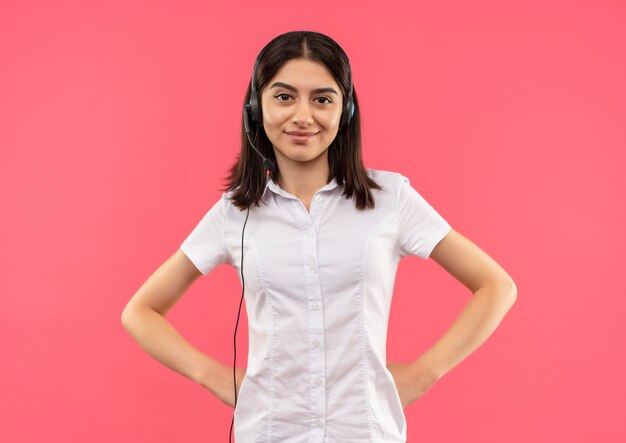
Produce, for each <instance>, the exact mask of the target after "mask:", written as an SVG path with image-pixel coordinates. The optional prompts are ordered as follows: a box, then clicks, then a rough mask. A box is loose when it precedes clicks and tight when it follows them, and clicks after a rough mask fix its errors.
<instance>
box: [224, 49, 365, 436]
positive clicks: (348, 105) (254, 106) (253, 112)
mask: <svg viewBox="0 0 626 443" xmlns="http://www.w3.org/2000/svg"><path fill="white" fill-rule="evenodd" d="M271 43H272V42H269V43H268V44H267V45H265V47H264V48H263V49H262V50H261V52H260V53H259V55H258V56H257V58H256V60H255V62H254V69H253V70H252V80H251V81H250V99H249V100H248V101H247V102H246V103H245V105H244V110H243V123H244V128H245V130H246V135H247V137H248V141H249V142H250V146H252V148H253V149H254V150H255V151H256V152H257V153H258V154H259V155H260V156H261V158H262V159H263V168H264V169H265V171H266V178H267V177H269V175H270V173H272V172H274V170H275V169H276V167H275V165H274V162H273V161H272V160H270V159H269V158H267V157H265V156H264V155H263V154H261V151H259V150H258V149H257V148H256V146H254V144H253V143H252V140H251V138H250V123H249V121H248V119H251V120H252V121H253V122H255V123H256V124H257V125H261V124H262V123H263V117H262V114H261V101H260V97H259V93H258V91H257V90H256V86H255V80H256V71H257V69H258V67H259V60H260V59H261V56H262V55H263V53H264V52H265V50H266V49H267V47H268V46H269V45H270V44H271ZM337 46H338V47H339V49H340V50H341V53H342V54H343V56H344V58H345V60H346V64H347V65H348V74H349V76H350V93H349V94H348V97H347V99H346V100H344V104H343V110H342V112H341V120H340V123H339V129H341V128H343V127H344V126H347V125H348V123H350V121H351V120H352V117H353V116H354V99H353V97H352V90H353V86H352V69H351V68H350V60H348V56H347V55H346V53H345V51H344V50H343V49H342V48H341V46H339V45H337ZM249 215H250V207H249V206H248V212H247V214H246V220H245V221H244V223H243V228H242V230H241V264H240V265H239V269H240V272H241V300H239V312H238V313H237V323H236V324H235V334H234V339H233V342H234V347H235V359H234V363H233V386H234V388H235V408H236V407H237V377H236V372H235V369H236V366H237V326H239V314H240V313H241V305H242V302H243V294H244V291H245V282H244V278H243V234H244V231H245V229H246V223H247V222H248V216H249ZM234 422H235V415H234V411H233V419H232V421H231V423H230V432H229V434H228V441H229V442H230V441H232V440H231V438H232V431H233V424H234Z"/></svg>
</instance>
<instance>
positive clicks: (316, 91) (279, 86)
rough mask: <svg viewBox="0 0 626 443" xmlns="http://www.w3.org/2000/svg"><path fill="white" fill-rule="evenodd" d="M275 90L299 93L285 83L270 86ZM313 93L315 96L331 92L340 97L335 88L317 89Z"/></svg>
mask: <svg viewBox="0 0 626 443" xmlns="http://www.w3.org/2000/svg"><path fill="white" fill-rule="evenodd" d="M273 88H285V89H289V90H290V91H293V92H298V90H297V89H296V88H295V87H293V86H291V85H290V84H287V83H283V82H276V83H274V84H273V85H272V86H270V89H273ZM311 92H313V93H314V94H318V93H320V92H329V93H331V94H335V95H339V94H338V93H337V91H335V90H334V89H333V88H317V89H313V90H312V91H311Z"/></svg>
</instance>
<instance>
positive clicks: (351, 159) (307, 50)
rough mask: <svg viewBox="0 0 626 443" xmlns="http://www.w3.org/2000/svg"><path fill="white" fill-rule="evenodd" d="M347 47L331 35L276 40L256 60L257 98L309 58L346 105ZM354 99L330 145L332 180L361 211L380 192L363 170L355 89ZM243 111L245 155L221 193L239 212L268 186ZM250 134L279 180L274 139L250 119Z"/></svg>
mask: <svg viewBox="0 0 626 443" xmlns="http://www.w3.org/2000/svg"><path fill="white" fill-rule="evenodd" d="M346 57H347V56H345V52H344V51H343V49H342V48H341V47H340V46H339V45H338V44H337V43H336V42H335V41H334V40H333V39H332V38H330V37H328V36H326V35H324V34H320V33H318V32H312V31H292V32H287V33H285V34H281V35H279V36H278V37H275V38H274V39H273V40H272V41H271V42H269V43H268V44H267V46H266V47H265V48H264V50H263V51H262V54H261V57H260V59H259V61H258V67H257V71H256V73H255V75H254V78H255V83H256V85H255V86H256V90H257V91H258V94H259V103H260V101H261V100H260V97H261V92H262V91H263V89H264V88H265V86H266V85H267V84H268V82H269V81H270V80H271V79H272V77H273V76H274V75H275V74H276V72H278V70H279V69H280V68H281V67H282V66H283V65H284V64H285V63H287V62H288V61H289V60H292V59H306V60H312V61H316V62H320V63H322V64H324V65H325V66H326V67H327V68H328V70H329V71H330V73H331V74H332V76H333V78H334V79H335V81H336V82H337V84H338V85H339V87H340V89H341V92H342V95H343V100H344V101H345V100H346V99H347V97H348V94H349V92H350V83H351V80H352V79H351V71H350V66H349V61H348V60H347V59H346ZM250 91H251V82H250V83H249V84H248V89H247V90H246V95H245V99H244V113H245V112H246V110H245V104H246V103H247V102H248V100H249V99H250ZM352 97H353V100H354V115H353V116H352V119H351V120H350V122H349V124H348V125H347V126H344V127H342V128H340V129H339V131H338V132H337V136H336V137H335V139H334V140H333V142H332V143H331V144H330V146H329V147H328V162H329V177H328V180H327V182H330V181H331V180H332V179H333V178H335V180H336V181H337V185H339V186H343V187H344V190H343V193H342V195H343V196H345V197H346V198H348V199H349V198H353V197H354V198H355V200H356V202H355V205H356V208H357V209H366V208H373V207H374V205H375V203H374V197H373V195H372V192H371V189H382V188H381V186H380V185H379V184H378V183H376V182H375V181H374V180H373V179H372V178H371V177H369V176H368V175H367V172H366V170H365V167H364V166H363V157H362V153H361V119H360V113H359V101H358V99H357V94H356V88H354V84H353V85H352ZM244 118H245V115H244V114H243V113H242V120H241V152H240V153H239V155H238V157H237V160H236V162H235V163H234V164H233V165H232V166H231V168H230V169H229V175H228V177H227V179H226V180H227V188H226V189H223V190H222V191H233V192H232V195H231V201H232V203H233V204H234V205H235V206H237V207H238V208H239V209H240V210H243V209H246V208H248V207H249V206H250V205H252V204H255V205H256V206H259V201H261V197H262V195H263V191H264V189H265V185H266V180H267V178H266V175H265V169H264V167H263V159H262V158H261V156H260V155H259V154H258V153H257V152H255V151H254V149H253V148H252V146H250V142H249V140H248V137H247V134H246V131H245V126H244V121H243V119H244ZM249 124H250V126H251V127H250V132H251V134H252V135H253V143H254V145H255V146H256V148H257V149H258V150H259V151H260V152H261V153H263V155H264V156H265V157H267V158H269V159H270V160H272V161H273V162H274V165H275V171H274V172H272V173H271V178H272V179H274V180H276V177H277V176H279V175H280V171H279V170H278V164H277V162H276V155H275V153H274V149H273V146H272V143H271V141H270V140H269V139H268V138H267V135H266V134H265V130H264V129H262V125H260V124H257V123H255V122H253V121H252V120H250V121H249Z"/></svg>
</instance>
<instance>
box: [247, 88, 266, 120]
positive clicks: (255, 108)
mask: <svg viewBox="0 0 626 443" xmlns="http://www.w3.org/2000/svg"><path fill="white" fill-rule="evenodd" d="M248 103H249V105H250V106H249V109H250V116H251V117H252V121H253V122H255V123H257V124H260V123H261V122H262V121H263V117H262V115H261V107H260V106H259V100H258V98H257V95H256V94H254V93H253V94H251V95H250V100H249V101H248Z"/></svg>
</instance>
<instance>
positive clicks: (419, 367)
mask: <svg viewBox="0 0 626 443" xmlns="http://www.w3.org/2000/svg"><path fill="white" fill-rule="evenodd" d="M387 369H389V372H391V375H393V379H394V381H395V383H396V389H397V390H398V394H399V396H400V403H402V407H403V408H406V407H407V406H408V405H410V404H411V403H413V402H414V401H416V400H417V399H419V398H420V397H421V396H422V395H424V393H425V392H426V391H428V389H430V387H431V386H432V385H434V384H435V383H436V382H437V380H439V377H437V375H436V374H435V373H434V372H433V371H431V370H430V369H429V368H428V367H427V366H425V365H423V364H421V362H420V361H419V360H417V361H415V362H413V363H409V364H403V363H396V362H390V361H388V362H387Z"/></svg>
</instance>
